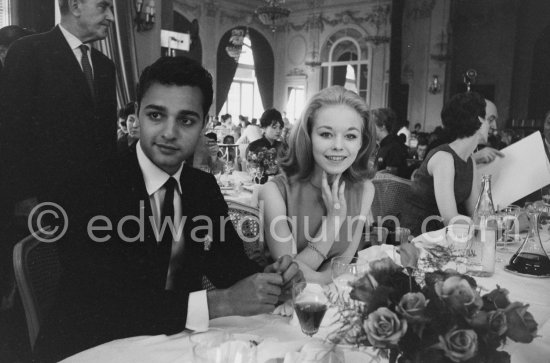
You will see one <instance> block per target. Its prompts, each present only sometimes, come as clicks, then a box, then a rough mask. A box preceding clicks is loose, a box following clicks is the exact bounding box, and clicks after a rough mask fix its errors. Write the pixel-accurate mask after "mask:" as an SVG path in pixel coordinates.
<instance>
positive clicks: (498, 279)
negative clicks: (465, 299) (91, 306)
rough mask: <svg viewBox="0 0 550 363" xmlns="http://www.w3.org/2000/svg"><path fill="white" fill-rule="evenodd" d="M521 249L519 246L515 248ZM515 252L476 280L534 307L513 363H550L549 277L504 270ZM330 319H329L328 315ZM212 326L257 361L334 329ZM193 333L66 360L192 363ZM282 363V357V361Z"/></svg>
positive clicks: (358, 356) (348, 351) (278, 322)
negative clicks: (239, 338) (528, 338)
mask: <svg viewBox="0 0 550 363" xmlns="http://www.w3.org/2000/svg"><path fill="white" fill-rule="evenodd" d="M543 240H545V241H544V243H543V244H544V247H545V248H546V249H547V250H550V239H548V238H547V236H544V237H543ZM515 247H516V248H517V245H516V246H515ZM511 255H512V253H502V252H498V253H497V259H499V260H501V261H500V262H497V264H496V272H495V274H494V275H493V276H492V277H488V278H483V277H476V280H477V282H478V284H479V285H480V286H481V287H482V288H484V289H486V290H492V289H494V288H495V287H496V285H497V284H498V285H499V286H501V287H502V288H505V289H507V290H508V291H510V295H509V297H510V300H511V301H521V302H523V303H528V304H529V305H530V307H529V311H530V312H531V313H532V314H533V316H534V317H535V319H536V321H537V322H538V323H539V332H538V334H539V337H537V338H536V339H535V340H534V341H533V342H532V343H531V344H521V343H515V342H513V341H511V340H508V342H507V344H506V346H505V347H504V349H505V350H506V351H508V352H509V353H511V355H512V362H513V363H550V322H549V320H550V279H539V278H530V277H524V276H519V275H515V274H512V273H509V272H506V271H504V269H503V268H504V266H505V265H506V264H507V263H508V260H509V259H510V257H511ZM327 316H328V315H327ZM210 327H211V328H221V329H224V330H227V331H228V332H231V333H235V334H249V335H251V336H252V337H258V338H259V339H260V340H261V341H262V342H261V344H260V345H259V346H258V362H260V363H263V362H267V361H269V362H270V363H272V362H275V361H273V360H271V361H270V359H272V358H275V357H279V358H282V357H284V356H285V354H286V353H287V352H292V351H298V350H299V349H300V348H301V347H302V346H303V345H304V344H306V343H308V342H312V340H319V341H321V340H322V338H323V337H325V336H326V335H327V334H328V333H329V332H330V331H332V330H333V329H334V327H321V329H320V330H319V333H318V334H317V335H315V336H314V337H313V338H309V337H307V336H305V335H304V334H302V332H301V330H300V327H299V326H298V325H297V324H292V323H291V322H290V318H288V317H282V316H279V315H271V314H264V315H258V316H252V317H236V316H232V317H225V318H219V319H214V320H211V321H210ZM343 351H344V356H345V361H346V362H347V363H354V362H357V363H359V362H361V363H363V362H369V361H370V360H371V358H372V354H373V353H372V350H370V349H365V350H362V351H357V350H355V349H352V348H344V349H343ZM192 359H193V353H192V349H191V343H190V341H189V334H188V333H185V332H182V333H180V334H176V335H172V336H165V335H158V336H142V337H133V338H127V339H120V340H115V341H112V342H109V343H106V344H103V345H100V346H97V347H95V348H92V349H89V350H86V351H84V352H81V353H79V354H77V355H74V356H72V357H70V358H68V359H66V360H65V361H64V362H75V363H76V362H78V363H82V362H90V363H92V362H117V363H121V362H122V363H123V362H128V363H130V362H132V363H134V362H144V363H145V362H147V363H148V362H173V363H176V362H192V361H193V360H192ZM279 362H281V363H282V359H281V360H280V361H279Z"/></svg>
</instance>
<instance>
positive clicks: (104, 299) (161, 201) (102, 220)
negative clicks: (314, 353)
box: [36, 57, 302, 361]
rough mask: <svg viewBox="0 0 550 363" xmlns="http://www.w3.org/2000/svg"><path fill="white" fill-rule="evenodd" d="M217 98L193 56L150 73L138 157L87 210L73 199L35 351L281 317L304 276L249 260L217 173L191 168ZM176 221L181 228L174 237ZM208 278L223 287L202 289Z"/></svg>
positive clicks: (51, 355) (53, 352) (60, 352)
mask: <svg viewBox="0 0 550 363" xmlns="http://www.w3.org/2000/svg"><path fill="white" fill-rule="evenodd" d="M212 93H213V91H212V78H211V76H210V74H209V73H208V72H207V71H206V70H205V69H204V68H203V67H202V66H201V65H200V64H198V63H196V62H195V61H193V60H190V59H186V58H168V57H167V58H161V59H159V60H158V61H157V62H155V63H154V64H153V65H151V66H150V67H148V68H146V69H145V70H144V71H143V73H142V75H141V78H140V81H139V86H138V95H137V97H138V105H137V109H138V119H139V123H140V130H141V135H140V140H139V142H138V143H137V145H136V146H135V151H134V152H128V153H127V154H125V155H123V156H122V157H121V159H120V160H118V161H117V164H115V165H114V169H113V172H112V173H111V174H110V175H109V176H108V177H107V178H105V179H104V180H101V179H102V176H96V178H97V179H98V180H99V181H100V182H99V183H97V184H98V188H97V191H96V190H94V191H93V193H92V191H87V192H86V194H85V195H83V196H82V197H83V198H82V200H79V201H78V203H75V202H74V198H75V197H74V193H72V192H68V194H69V196H71V197H72V199H73V200H72V201H71V200H70V199H71V198H69V200H68V202H67V204H66V205H64V207H66V209H67V212H68V215H69V218H70V224H69V226H71V224H72V226H73V227H70V228H69V231H70V233H69V234H68V235H67V236H66V237H65V238H63V239H62V240H61V241H59V242H57V243H58V244H59V249H60V252H61V255H62V260H63V261H64V263H63V267H64V274H63V277H62V283H61V288H60V297H59V299H58V303H57V305H56V306H55V307H54V309H53V311H52V313H51V314H50V316H49V318H48V319H47V321H46V323H45V324H44V325H43V329H41V332H40V334H39V338H38V342H37V344H36V351H37V354H38V356H39V358H41V359H43V360H46V361H50V360H59V359H61V358H64V357H67V356H68V355H71V354H74V353H77V352H79V351H81V350H84V349H87V348H90V347H92V346H95V345H98V344H101V343H104V342H107V341H110V340H113V339H119V338H124V337H129V336H135V335H156V334H174V333H177V332H180V331H181V330H183V329H184V328H188V329H192V330H205V329H207V327H208V320H209V319H212V318H216V317H221V316H228V315H253V314H259V313H266V312H270V311H272V310H273V308H274V307H275V305H276V304H277V303H278V302H280V301H282V300H284V299H285V298H288V291H289V288H290V287H291V286H292V283H293V281H297V280H301V279H302V274H301V272H300V270H299V268H298V266H297V264H295V263H293V262H292V259H291V258H290V257H289V256H284V257H282V258H281V259H279V260H278V261H277V262H275V263H274V264H272V265H269V266H267V267H265V269H262V268H261V267H260V266H258V265H257V264H256V263H254V262H252V261H251V260H249V259H248V258H247V257H246V255H245V254H244V249H243V245H242V243H243V242H242V241H241V239H240V238H239V236H238V234H237V232H236V231H235V229H234V228H233V225H232V223H231V221H230V220H229V219H228V218H227V204H226V203H225V201H224V199H223V196H222V194H221V192H220V190H219V187H218V185H217V183H216V180H215V178H214V177H213V176H212V175H210V174H208V173H205V172H202V171H200V170H197V169H194V168H192V167H190V166H187V165H185V162H184V161H185V160H187V159H188V158H189V156H190V155H192V154H193V152H194V149H195V147H196V145H197V142H198V140H199V137H200V135H201V132H203V128H204V125H205V115H207V111H208V109H209V108H210V106H211V103H212ZM86 195H90V197H89V198H87V197H86ZM71 216H73V217H71ZM94 216H95V218H94ZM98 216H99V217H98ZM71 218H72V219H71ZM107 221H109V223H107ZM170 221H174V222H175V224H174V225H173V227H174V228H173V230H172V231H170V230H168V229H166V230H164V233H163V232H162V225H163V224H164V225H168V226H169V223H170ZM166 223H168V224H166ZM109 225H110V227H109ZM159 226H160V227H159ZM170 232H172V233H170ZM180 232H181V233H180ZM167 236H168V238H167ZM203 276H207V277H208V279H209V280H210V281H211V282H212V283H213V284H214V285H215V286H216V287H217V289H215V290H211V291H205V290H203V289H202V285H201V281H202V277H203Z"/></svg>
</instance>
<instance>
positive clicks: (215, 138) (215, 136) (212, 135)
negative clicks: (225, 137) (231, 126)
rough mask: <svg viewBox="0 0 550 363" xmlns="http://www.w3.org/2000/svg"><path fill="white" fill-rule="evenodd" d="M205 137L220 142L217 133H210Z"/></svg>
mask: <svg viewBox="0 0 550 363" xmlns="http://www.w3.org/2000/svg"><path fill="white" fill-rule="evenodd" d="M204 136H206V137H207V138H209V139H210V140H213V141H215V142H218V135H217V134H216V133H215V132H209V133H207V134H205V135H204Z"/></svg>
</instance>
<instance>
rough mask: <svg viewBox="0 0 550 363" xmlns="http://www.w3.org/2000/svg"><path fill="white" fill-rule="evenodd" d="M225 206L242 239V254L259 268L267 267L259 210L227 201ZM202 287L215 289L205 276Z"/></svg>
mask: <svg viewBox="0 0 550 363" xmlns="http://www.w3.org/2000/svg"><path fill="white" fill-rule="evenodd" d="M227 206H228V208H229V210H228V215H229V218H230V219H231V223H233V227H235V230H236V231H237V233H238V234H239V237H241V239H243V246H244V252H245V253H246V255H247V256H248V258H249V259H251V260H253V261H255V262H256V263H258V264H259V265H260V266H262V267H265V266H267V257H266V255H265V253H266V252H265V250H264V244H263V241H262V237H263V236H261V234H260V231H261V226H260V217H259V215H260V210H259V209H258V208H254V207H251V206H249V205H246V204H243V203H239V202H235V201H232V200H228V201H227ZM202 287H203V289H205V290H212V289H215V286H214V285H213V284H212V282H210V280H209V279H208V277H206V276H203V277H202Z"/></svg>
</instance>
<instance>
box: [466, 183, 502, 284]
mask: <svg viewBox="0 0 550 363" xmlns="http://www.w3.org/2000/svg"><path fill="white" fill-rule="evenodd" d="M473 221H474V235H473V236H472V239H471V240H470V243H469V248H468V252H467V256H468V269H467V271H466V273H468V274H469V275H472V276H482V277H488V276H492V275H493V273H494V272H495V254H496V240H497V223H496V219H495V207H494V204H493V197H492V196H491V175H483V178H482V181H481V193H480V194H479V198H478V199H477V203H476V207H475V211H474V215H473Z"/></svg>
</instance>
